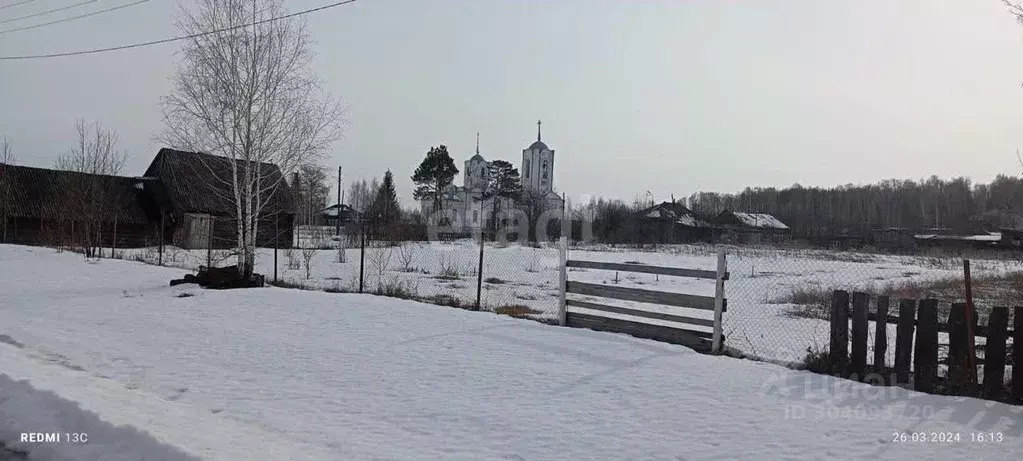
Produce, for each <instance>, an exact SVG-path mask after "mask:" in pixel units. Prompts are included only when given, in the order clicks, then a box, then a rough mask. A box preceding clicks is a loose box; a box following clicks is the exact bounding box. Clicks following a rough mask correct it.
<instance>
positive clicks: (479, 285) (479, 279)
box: [476, 205, 483, 310]
mask: <svg viewBox="0 0 1023 461" xmlns="http://www.w3.org/2000/svg"><path fill="white" fill-rule="evenodd" d="M480 209H481V210H482V209H483V205H480ZM480 214H482V213H480ZM482 296H483V226H482V224H481V225H480V264H479V269H478V270H477V271H476V310H480V299H481V298H482Z"/></svg>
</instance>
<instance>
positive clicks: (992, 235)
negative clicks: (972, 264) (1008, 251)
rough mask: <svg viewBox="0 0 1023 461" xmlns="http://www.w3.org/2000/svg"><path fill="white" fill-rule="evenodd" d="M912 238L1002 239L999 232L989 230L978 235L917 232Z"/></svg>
mask: <svg viewBox="0 0 1023 461" xmlns="http://www.w3.org/2000/svg"><path fill="white" fill-rule="evenodd" d="M913 238H915V239H917V240H956V241H969V242H998V241H1000V240H1002V233H1001V232H989V233H987V234H979V235H941V234H918V235H914V236H913Z"/></svg>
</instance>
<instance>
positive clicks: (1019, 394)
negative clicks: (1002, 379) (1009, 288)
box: [1009, 306, 1023, 403]
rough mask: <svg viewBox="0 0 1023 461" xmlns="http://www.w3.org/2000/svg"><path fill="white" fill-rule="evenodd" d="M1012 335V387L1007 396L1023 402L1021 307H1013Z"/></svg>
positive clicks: (1022, 308) (1022, 313)
mask: <svg viewBox="0 0 1023 461" xmlns="http://www.w3.org/2000/svg"><path fill="white" fill-rule="evenodd" d="M1013 311H1014V312H1013V313H1012V316H1013V321H1012V325H1013V335H1012V363H1013V366H1012V389H1011V390H1010V391H1009V392H1010V394H1009V397H1010V398H1011V399H1012V400H1013V401H1014V402H1017V403H1020V402H1023V366H1021V365H1020V364H1023V307H1020V306H1016V308H1015V309H1013Z"/></svg>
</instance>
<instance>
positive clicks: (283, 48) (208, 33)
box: [161, 0, 343, 276]
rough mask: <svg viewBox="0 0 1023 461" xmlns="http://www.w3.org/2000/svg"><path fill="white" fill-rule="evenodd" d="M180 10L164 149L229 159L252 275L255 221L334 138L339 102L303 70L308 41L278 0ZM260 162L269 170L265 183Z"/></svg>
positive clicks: (241, 256)
mask: <svg viewBox="0 0 1023 461" xmlns="http://www.w3.org/2000/svg"><path fill="white" fill-rule="evenodd" d="M196 3H197V7H196V8H195V9H185V8H183V9H182V11H181V14H180V15H179V18H178V20H177V27H178V29H179V30H180V31H181V32H182V33H184V34H187V35H190V36H194V38H192V39H191V40H189V41H186V42H185V45H184V48H183V50H182V51H181V54H180V61H179V62H178V66H177V71H176V73H175V75H174V77H173V79H172V90H171V94H170V95H169V96H167V97H165V98H163V100H162V107H163V114H164V124H165V128H164V130H163V133H162V135H161V138H162V140H163V141H164V142H166V143H168V144H170V145H171V146H174V147H176V148H179V149H186V150H191V151H196V152H205V153H208V154H213V155H218V156H221V157H226V158H227V159H229V160H230V163H231V168H230V171H229V172H227V173H224V172H218V173H217V176H216V178H217V181H219V182H220V183H222V184H221V185H222V186H223V187H214V188H213V189H216V190H221V189H223V190H226V191H228V192H226V193H227V194H228V197H226V199H228V200H229V203H231V204H233V206H234V211H235V215H236V218H237V245H238V248H239V250H240V251H238V267H239V271H240V272H241V275H243V276H249V275H251V274H252V269H253V265H254V257H255V247H256V235H257V233H258V231H259V229H258V222H259V219H260V218H261V217H263V216H264V213H267V212H270V213H280V212H283V211H285V210H268V209H267V210H265V209H264V208H265V207H266V206H267V205H268V203H272V202H273V200H272V198H273V197H274V195H275V194H286V193H288V192H287V190H286V189H285V188H286V187H287V185H286V183H285V178H287V177H289V176H290V175H291V174H292V173H293V172H295V171H297V170H298V169H299V168H301V167H302V166H303V165H308V164H312V163H316V162H317V161H318V160H320V159H321V158H322V157H323V156H324V155H325V154H326V152H327V150H328V148H329V145H330V143H332V142H334V141H336V140H338V139H340V137H341V133H342V128H343V120H342V115H343V112H342V108H341V105H340V103H339V102H338V101H337V100H335V99H333V98H331V97H330V96H328V95H327V94H326V93H325V92H323V91H322V89H321V87H320V84H319V83H320V82H319V80H318V79H317V78H316V76H315V75H314V74H313V72H312V70H311V67H310V62H311V59H312V52H311V50H310V45H311V38H310V36H309V33H308V31H307V27H306V22H305V21H304V20H303V19H300V18H286V19H275V18H280V17H281V16H284V15H285V14H286V12H285V9H284V6H283V4H284V2H283V1H281V0H198V1H197V2H196ZM261 163H270V164H276V165H277V166H278V167H279V168H280V170H281V173H282V174H281V175H270V174H267V173H268V172H267V171H266V169H264V168H262V167H261V166H260V165H261Z"/></svg>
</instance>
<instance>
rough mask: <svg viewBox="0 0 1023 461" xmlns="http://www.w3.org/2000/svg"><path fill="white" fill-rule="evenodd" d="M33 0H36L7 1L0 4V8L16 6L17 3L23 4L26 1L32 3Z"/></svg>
mask: <svg viewBox="0 0 1023 461" xmlns="http://www.w3.org/2000/svg"><path fill="white" fill-rule="evenodd" d="M34 1H36V0H21V1H20V2H14V3H8V4H6V5H0V10H4V9H7V8H10V7H12V6H18V5H24V4H26V3H32V2H34Z"/></svg>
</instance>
